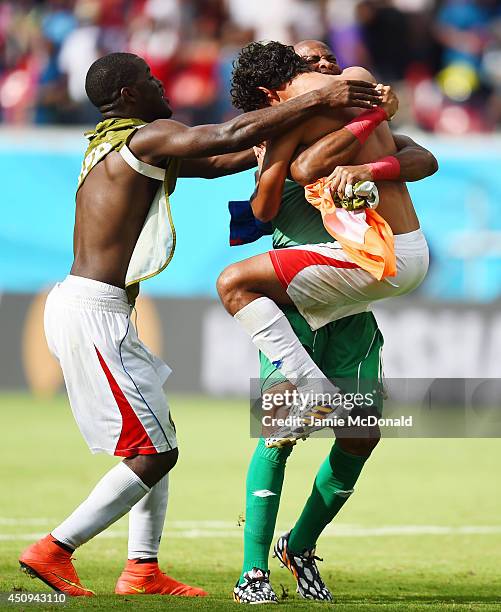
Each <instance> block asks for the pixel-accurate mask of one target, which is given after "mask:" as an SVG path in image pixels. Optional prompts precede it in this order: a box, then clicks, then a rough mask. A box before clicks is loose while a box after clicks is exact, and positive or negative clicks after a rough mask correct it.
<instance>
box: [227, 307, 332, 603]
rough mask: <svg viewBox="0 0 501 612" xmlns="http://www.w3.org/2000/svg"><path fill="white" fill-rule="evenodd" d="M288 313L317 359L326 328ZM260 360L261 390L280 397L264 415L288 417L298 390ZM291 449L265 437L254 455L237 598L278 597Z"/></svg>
mask: <svg viewBox="0 0 501 612" xmlns="http://www.w3.org/2000/svg"><path fill="white" fill-rule="evenodd" d="M284 313H285V315H286V317H287V320H288V321H289V323H290V325H291V326H292V328H293V330H294V333H295V334H297V336H298V338H299V340H300V342H301V345H302V346H304V347H305V348H306V350H307V351H308V352H309V354H311V355H312V357H313V359H314V360H316V359H317V358H318V355H317V350H316V347H321V346H322V345H323V343H324V342H325V339H326V332H325V331H324V330H319V331H318V332H313V331H312V330H311V328H310V327H309V325H308V324H307V323H306V321H305V320H304V319H303V317H302V316H301V315H300V314H299V312H298V311H297V309H296V308H294V307H293V306H284ZM259 359H260V380H261V392H262V393H263V394H264V393H266V394H267V396H268V397H267V400H268V401H269V400H270V399H271V398H273V397H277V398H278V400H279V401H278V402H277V403H275V404H274V405H273V407H272V408H271V410H269V411H268V410H267V411H266V414H267V416H271V417H272V418H284V417H287V414H288V413H287V409H286V407H284V401H283V399H284V397H285V394H286V393H287V392H289V393H290V392H291V391H293V390H294V387H293V386H292V385H291V384H290V383H289V382H288V381H287V380H286V378H285V377H284V376H283V374H282V373H281V371H280V370H277V369H276V368H275V367H274V366H273V364H272V363H270V361H269V359H268V358H267V357H266V356H265V355H263V353H260V355H259ZM269 396H271V398H270V397H269ZM272 401H273V400H272ZM268 433H269V432H268V431H267V430H266V428H263V431H262V434H263V436H268ZM291 450H292V446H290V445H289V446H285V447H281V448H267V447H266V446H265V444H264V440H263V439H260V440H259V442H258V445H257V448H256V450H255V452H254V454H253V457H252V459H251V462H250V465H249V468H248V472H247V483H246V512H245V528H244V559H243V564H242V572H241V575H240V579H239V581H238V582H237V585H236V587H235V591H234V595H235V600H236V601H247V599H251V598H252V597H254V598H255V599H262V600H264V601H269V600H270V598H273V596H274V594H272V593H273V592H272V589H271V586H270V584H269V565H268V559H269V553H270V548H271V543H272V540H273V533H274V530H275V526H276V519H277V514H278V509H279V505H280V496H281V492H282V484H283V480H284V473H285V467H286V461H287V458H288V457H289V455H290V453H291ZM252 581H253V582H252ZM248 589H249V590H248Z"/></svg>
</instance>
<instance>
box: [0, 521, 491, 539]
mask: <svg viewBox="0 0 501 612" xmlns="http://www.w3.org/2000/svg"><path fill="white" fill-rule="evenodd" d="M55 524H57V521H56V520H53V519H48V518H33V519H15V518H2V517H0V525H3V526H5V527H20V526H26V527H28V526H29V527H34V526H37V527H41V526H47V529H46V530H45V531H40V532H38V531H37V532H31V533H0V541H34V540H37V539H39V538H41V537H43V536H44V535H46V533H47V531H48V530H49V529H50V527H52V526H53V525H55ZM285 531H286V529H285V528H283V529H277V530H276V532H275V534H276V535H280V534H282V533H284V532H285ZM491 534H501V525H459V526H452V525H384V526H381V527H364V526H361V525H348V524H343V523H338V524H334V525H331V526H330V527H328V528H327V529H326V530H325V531H324V533H323V535H324V537H325V536H326V537H334V538H343V537H344V538H365V537H385V536H419V535H433V536H439V535H491ZM242 536H243V527H238V526H237V525H235V523H232V522H229V521H170V522H168V523H167V525H166V529H165V539H169V538H170V539H196V538H215V539H224V538H241V537H242ZM98 537H100V538H126V537H127V531H125V530H118V529H110V530H107V531H105V532H104V533H102V534H100V535H99V536H98Z"/></svg>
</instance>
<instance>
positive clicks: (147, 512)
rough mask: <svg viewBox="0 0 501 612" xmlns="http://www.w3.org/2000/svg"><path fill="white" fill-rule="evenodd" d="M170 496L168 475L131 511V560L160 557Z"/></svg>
mask: <svg viewBox="0 0 501 612" xmlns="http://www.w3.org/2000/svg"><path fill="white" fill-rule="evenodd" d="M168 496H169V475H168V474H166V475H165V476H164V477H163V478H162V479H161V480H159V481H158V482H157V484H156V485H155V486H154V487H151V489H150V492H149V493H148V494H147V495H145V496H144V497H143V499H141V500H140V501H138V502H137V504H136V505H135V506H134V507H133V508H132V510H131V511H130V513H129V551H128V558H129V559H148V558H151V557H157V556H158V549H159V547H160V539H161V538H162V531H163V528H164V522H165V513H166V511H167V499H168Z"/></svg>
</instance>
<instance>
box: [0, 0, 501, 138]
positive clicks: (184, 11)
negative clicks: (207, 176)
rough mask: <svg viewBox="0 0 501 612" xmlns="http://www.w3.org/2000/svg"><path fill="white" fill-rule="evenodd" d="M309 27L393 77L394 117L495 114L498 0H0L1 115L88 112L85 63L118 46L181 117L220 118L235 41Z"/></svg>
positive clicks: (454, 129)
mask: <svg viewBox="0 0 501 612" xmlns="http://www.w3.org/2000/svg"><path fill="white" fill-rule="evenodd" d="M308 38H316V39H320V40H324V41H325V42H327V43H329V44H330V45H331V47H332V48H333V50H334V52H335V54H336V56H337V57H338V61H339V63H340V65H341V66H343V67H345V66H349V65H363V66H366V67H367V68H369V69H370V70H371V71H372V72H373V73H374V74H375V76H376V78H377V79H378V80H379V81H382V82H388V83H391V84H392V85H394V86H395V87H396V89H397V91H398V94H399V96H400V98H401V107H400V108H401V110H400V112H399V114H398V116H397V118H396V122H397V123H398V122H399V121H400V122H402V121H403V122H405V123H407V124H408V123H412V122H413V123H415V124H417V125H418V126H419V127H421V128H423V129H426V130H431V131H443V132H448V133H464V132H468V131H487V130H493V129H496V128H497V127H499V125H500V122H501V68H500V66H501V0H253V1H252V2H249V0H17V1H14V0H0V120H1V121H2V122H4V123H27V122H35V123H93V122H94V121H95V120H96V119H97V118H98V114H97V112H96V111H95V109H94V108H93V107H92V106H91V105H90V104H89V103H88V101H87V98H86V96H85V89H84V79H85V73H86V71H87V69H88V67H89V66H90V64H91V63H92V62H93V61H94V60H95V59H96V58H97V57H99V56H100V55H102V54H104V53H109V52H112V51H120V50H122V51H131V52H133V53H137V54H138V55H141V56H142V57H144V58H145V59H146V61H148V63H149V64H150V65H151V67H152V71H153V72H154V74H155V75H156V76H158V78H160V79H161V80H162V81H163V83H164V85H165V89H166V92H167V95H168V96H169V98H170V99H171V101H172V103H173V106H174V108H175V110H176V114H177V115H178V116H179V117H180V118H181V119H182V120H184V121H186V122H188V123H198V122H213V121H222V120H224V119H226V118H228V117H230V116H232V115H233V114H234V113H235V110H234V109H233V108H232V107H231V102H230V98H229V89H230V80H231V70H232V63H233V61H234V59H235V57H236V55H237V53H238V51H239V49H240V48H241V47H242V46H244V45H245V44H247V43H248V42H250V41H251V40H280V41H282V42H285V43H293V42H296V41H298V40H300V39H308Z"/></svg>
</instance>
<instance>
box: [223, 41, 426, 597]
mask: <svg viewBox="0 0 501 612" xmlns="http://www.w3.org/2000/svg"><path fill="white" fill-rule="evenodd" d="M295 50H296V52H297V53H298V55H300V56H301V57H303V59H304V60H305V61H306V62H307V63H308V65H309V66H310V67H311V68H313V69H314V70H315V71H317V72H322V73H324V74H331V75H339V74H341V68H340V67H339V65H338V64H337V60H336V58H335V56H334V55H333V53H332V51H331V50H330V49H329V47H328V46H327V45H325V44H324V43H323V42H321V41H315V40H308V41H302V42H300V43H298V44H297V45H295ZM394 140H395V144H396V146H397V149H398V151H397V152H396V153H395V157H396V158H397V159H398V161H399V163H400V180H402V181H415V180H421V179H423V178H425V177H427V176H429V175H431V174H433V173H434V172H435V171H436V169H437V162H436V159H435V158H434V156H433V155H432V154H431V153H430V152H429V151H427V150H426V149H424V148H423V147H421V146H420V145H418V144H416V143H415V142H414V141H413V140H412V139H410V138H408V137H406V136H402V135H395V136H394ZM360 149H361V144H360V143H359V141H358V140H355V141H354V142H353V143H352V144H350V145H348V146H347V144H346V142H345V141H344V137H343V134H341V133H340V131H336V132H334V133H332V134H328V135H327V136H325V137H324V138H322V139H320V140H319V141H317V142H316V143H315V144H313V145H312V146H311V147H309V148H307V149H303V150H302V151H301V152H300V153H298V154H297V155H296V157H295V158H294V161H293V162H292V164H291V167H292V174H293V175H294V176H295V177H296V178H297V179H299V181H300V182H301V183H302V184H306V183H310V182H312V181H313V180H314V179H315V178H316V177H318V176H322V175H323V174H329V173H330V172H331V170H332V169H333V168H336V170H337V172H336V176H339V177H346V179H347V180H348V178H352V177H354V178H353V179H352V180H353V181H356V180H359V179H358V178H357V177H361V180H366V179H372V178H373V177H372V176H369V173H370V172H371V168H370V164H367V165H361V166H358V167H353V166H347V165H344V166H343V165H341V164H348V163H350V162H351V160H352V159H353V158H354V155H355V154H357V153H358V152H359V151H360ZM271 223H272V225H273V229H274V232H273V246H274V248H286V247H291V246H298V245H300V244H307V243H323V242H327V241H330V240H332V238H331V236H330V234H328V233H327V231H326V230H325V228H324V226H323V223H322V219H321V217H320V215H319V214H318V212H317V211H316V210H315V209H314V208H313V207H311V206H310V205H309V204H308V203H307V201H306V199H305V195H304V189H303V188H302V186H301V185H300V184H299V183H296V182H294V181H292V180H289V179H287V180H286V181H285V185H284V190H283V193H282V199H281V204H280V208H279V211H278V214H277V215H276V216H275V217H274V218H273V219H272V221H271ZM281 309H282V310H283V312H284V315H285V317H286V318H287V320H288V322H289V323H290V325H291V327H292V329H293V331H294V333H295V334H296V335H297V337H298V339H299V341H300V342H301V344H302V345H303V346H304V348H305V349H306V350H307V351H308V353H309V354H310V355H311V356H312V359H313V360H314V361H315V363H316V365H317V366H318V367H319V368H320V369H321V370H322V372H323V373H324V374H325V375H326V376H327V377H328V378H329V379H332V380H340V379H341V380H343V381H344V383H345V384H346V383H348V382H351V383H353V384H355V385H357V386H363V385H365V384H368V385H372V384H373V383H374V381H377V380H378V378H379V377H380V373H381V363H380V355H381V351H382V348H383V337H382V334H381V332H380V330H379V329H378V326H377V322H376V320H375V318H374V315H373V313H372V312H365V313H360V314H355V315H351V316H348V317H344V318H343V319H341V320H339V321H334V322H332V323H329V324H327V325H325V326H323V327H322V328H320V329H318V330H317V331H312V329H311V328H310V326H309V325H308V323H307V322H306V320H305V319H304V318H303V317H302V316H301V315H300V313H299V312H298V311H297V309H296V308H295V307H294V306H292V305H282V306H281ZM260 379H261V391H262V393H263V394H264V393H266V395H267V398H268V401H270V398H273V397H274V396H276V397H277V398H278V400H277V405H276V406H275V409H274V410H272V411H270V414H272V415H273V416H275V415H279V414H280V412H282V415H283V409H282V407H281V405H280V402H281V401H282V400H283V397H284V393H286V392H287V391H289V392H291V391H293V390H294V388H295V387H294V386H293V385H292V384H291V383H290V382H288V381H287V379H286V378H285V376H284V375H283V374H282V373H281V371H280V370H279V369H277V367H275V365H273V364H272V363H271V362H270V360H269V359H268V358H267V357H266V356H265V355H264V354H263V353H260ZM336 436H337V439H336V441H335V443H334V445H333V447H332V449H331V451H330V454H329V457H328V458H327V459H326V461H325V462H324V463H323V464H322V466H321V467H320V469H319V471H318V474H317V476H316V478H315V482H314V484H313V487H312V491H311V494H310V497H309V498H308V500H307V502H306V504H305V507H304V509H303V511H302V513H301V515H300V517H299V518H298V520H297V522H296V524H295V526H294V528H293V529H292V530H291V534H290V535H289V534H286V536H285V537H284V536H282V537H281V538H280V539H279V541H278V542H277V546H281V547H282V548H283V545H284V542H285V545H286V546H287V544H288V542H290V541H291V538H292V545H293V546H294V547H295V548H293V549H292V550H294V552H295V553H296V554H295V556H294V557H291V558H289V557H288V556H287V555H286V561H288V563H284V565H286V567H288V569H290V570H291V571H292V568H293V569H294V571H293V574H294V577H295V578H296V581H297V588H298V592H299V593H300V595H301V596H303V597H305V598H308V599H317V600H324V601H326V600H329V599H330V597H331V595H330V592H329V590H328V588H327V587H326V586H325V584H324V583H323V580H322V579H321V577H320V574H319V571H318V567H317V565H316V561H315V551H314V549H315V546H316V541H317V538H318V537H319V535H320V533H321V531H322V530H323V528H324V527H325V525H326V524H328V523H330V522H331V521H332V520H333V519H334V518H335V517H336V516H337V514H338V513H339V511H340V510H341V508H342V507H343V506H344V504H345V503H346V502H347V501H348V499H349V498H350V496H351V492H352V491H353V490H354V487H355V485H356V482H357V481H358V478H359V476H360V474H361V472H362V469H363V467H364V465H365V463H366V461H367V460H368V459H369V457H370V455H371V453H372V451H373V450H374V448H375V446H376V445H377V444H378V442H379V438H380V433H379V430H378V428H377V427H376V428H370V429H368V430H367V429H366V430H363V431H359V430H356V429H355V428H352V429H351V430H350V431H349V432H348V431H344V432H340V429H339V428H338V429H337V430H336ZM292 450H293V447H292V446H290V445H288V446H283V447H281V448H266V445H265V441H264V438H261V439H260V440H259V442H258V444H257V448H256V449H255V452H254V454H253V456H252V459H251V462H250V465H249V469H248V472H247V480H246V511H245V528H244V559H243V564H242V571H241V575H240V578H239V580H238V581H237V584H236V586H235V588H234V598H235V600H236V601H237V602H239V603H249V602H252V601H254V602H256V601H262V602H266V601H274V600H276V595H275V593H274V590H273V588H272V586H271V583H270V571H269V562H268V557H269V551H270V548H271V544H272V540H273V535H274V531H275V526H276V519H277V514H278V509H279V505H280V498H281V493H282V485H283V481H284V477H285V468H286V464H287V460H288V457H289V456H290V454H291V452H292ZM260 492H261V494H259V493H260ZM264 492H267V493H266V494H264ZM305 553H306V554H305ZM278 558H279V560H280V561H281V562H282V563H283V562H284V559H283V550H278ZM294 558H297V560H299V561H300V564H299V563H297V562H296V563H295V562H294ZM306 569H308V573H307V572H306V571H305V570H306ZM315 582H316V583H317V586H315ZM311 587H313V589H314V592H313V591H311V590H310V589H311Z"/></svg>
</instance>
